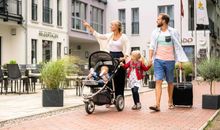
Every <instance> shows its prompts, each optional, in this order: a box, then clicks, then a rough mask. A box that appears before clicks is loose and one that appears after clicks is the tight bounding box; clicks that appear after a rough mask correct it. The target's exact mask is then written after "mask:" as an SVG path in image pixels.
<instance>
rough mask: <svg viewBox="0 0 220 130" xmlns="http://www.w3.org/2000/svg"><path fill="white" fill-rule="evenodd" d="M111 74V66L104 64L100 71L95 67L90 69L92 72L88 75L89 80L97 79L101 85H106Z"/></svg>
mask: <svg viewBox="0 0 220 130" xmlns="http://www.w3.org/2000/svg"><path fill="white" fill-rule="evenodd" d="M109 78H110V76H109V68H108V66H105V65H103V66H102V67H101V70H100V73H99V74H98V73H97V72H95V71H94V68H91V69H90V73H89V75H88V79H89V80H96V81H97V82H98V84H99V85H100V86H102V85H104V84H105V83H107V82H108V80H109Z"/></svg>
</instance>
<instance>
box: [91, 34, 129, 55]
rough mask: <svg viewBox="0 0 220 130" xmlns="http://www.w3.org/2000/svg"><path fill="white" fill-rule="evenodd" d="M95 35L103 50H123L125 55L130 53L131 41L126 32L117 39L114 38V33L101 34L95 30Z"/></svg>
mask: <svg viewBox="0 0 220 130" xmlns="http://www.w3.org/2000/svg"><path fill="white" fill-rule="evenodd" d="M93 35H94V36H95V38H96V39H97V41H98V43H99V45H100V50H101V51H106V52H110V51H113V52H118V51H122V52H123V54H124V55H128V56H129V55H130V49H131V48H130V43H129V40H128V38H127V36H126V35H125V34H122V35H121V37H120V38H119V39H118V40H117V41H114V40H113V33H107V34H100V33H98V32H96V31H94V32H93Z"/></svg>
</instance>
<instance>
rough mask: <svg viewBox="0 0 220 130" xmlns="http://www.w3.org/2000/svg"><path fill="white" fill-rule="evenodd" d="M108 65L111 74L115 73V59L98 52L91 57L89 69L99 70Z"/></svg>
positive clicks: (107, 54)
mask: <svg viewBox="0 0 220 130" xmlns="http://www.w3.org/2000/svg"><path fill="white" fill-rule="evenodd" d="M103 65H106V66H108V67H109V72H113V71H114V70H115V68H116V67H117V65H118V64H117V62H116V61H115V60H114V58H113V57H112V56H111V55H110V54H109V53H108V52H105V51H97V52H94V53H92V54H91V55H90V57H89V68H94V69H97V68H98V67H100V66H103Z"/></svg>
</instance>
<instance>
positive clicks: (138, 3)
mask: <svg viewBox="0 0 220 130" xmlns="http://www.w3.org/2000/svg"><path fill="white" fill-rule="evenodd" d="M180 2H181V0H155V1H146V0H111V1H108V5H107V14H111V15H108V17H107V20H106V21H107V25H110V22H111V21H112V20H114V19H119V20H121V21H122V23H123V25H124V30H125V33H126V34H127V35H128V36H129V40H130V42H131V50H134V49H139V50H141V52H142V54H143V55H144V56H145V57H146V58H148V48H149V43H150V37H151V32H152V31H153V30H154V29H155V28H156V20H157V16H158V14H159V13H167V14H169V15H170V26H171V27H174V28H176V29H177V30H178V31H179V33H180V34H181V39H182V46H183V47H184V50H185V52H186V53H187V55H188V57H189V59H190V60H191V61H194V57H195V40H194V39H195V34H194V31H193V30H194V22H193V20H194V19H193V18H194V17H193V16H194V11H193V9H194V8H193V6H194V5H193V0H183V7H184V17H182V20H181V12H180V10H181V4H180ZM207 4H208V14H209V17H210V18H209V19H210V20H211V22H212V21H216V20H213V19H214V18H215V19H218V20H219V15H218V12H217V11H216V10H217V9H218V10H219V7H220V6H218V5H217V3H215V4H213V1H207ZM218 4H220V2H219V3H218ZM210 15H211V16H210ZM212 15H214V16H212ZM216 15H218V16H216ZM216 17H217V18H216ZM181 21H182V22H181ZM181 23H182V24H181ZM181 25H182V26H181ZM219 25H220V22H215V25H213V28H215V29H214V32H215V34H216V37H217V38H216V40H215V43H213V36H212V35H210V31H209V30H210V29H208V28H210V26H202V25H199V26H198V27H197V29H198V31H197V58H204V57H210V55H211V54H212V55H213V54H214V55H215V56H219V49H220V48H218V47H217V46H218V45H219V40H218V39H219V33H217V32H218V30H219V29H218V28H219ZM107 29H108V28H107Z"/></svg>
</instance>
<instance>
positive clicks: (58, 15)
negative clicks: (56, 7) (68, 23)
mask: <svg viewBox="0 0 220 130" xmlns="http://www.w3.org/2000/svg"><path fill="white" fill-rule="evenodd" d="M57 25H58V26H62V11H57Z"/></svg>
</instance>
